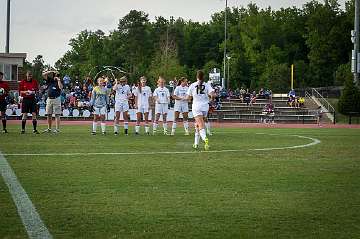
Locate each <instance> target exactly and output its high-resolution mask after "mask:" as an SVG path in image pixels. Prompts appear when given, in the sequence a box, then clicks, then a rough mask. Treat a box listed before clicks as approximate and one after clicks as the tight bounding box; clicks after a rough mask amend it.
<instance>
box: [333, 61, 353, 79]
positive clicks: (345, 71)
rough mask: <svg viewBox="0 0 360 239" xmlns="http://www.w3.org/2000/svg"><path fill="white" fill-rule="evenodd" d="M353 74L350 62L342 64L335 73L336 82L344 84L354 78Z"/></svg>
mask: <svg viewBox="0 0 360 239" xmlns="http://www.w3.org/2000/svg"><path fill="white" fill-rule="evenodd" d="M352 79H353V74H352V73H351V64H350V62H349V63H347V64H343V65H340V66H339V67H338V68H337V70H336V75H335V84H336V85H344V83H345V82H347V81H349V80H352Z"/></svg>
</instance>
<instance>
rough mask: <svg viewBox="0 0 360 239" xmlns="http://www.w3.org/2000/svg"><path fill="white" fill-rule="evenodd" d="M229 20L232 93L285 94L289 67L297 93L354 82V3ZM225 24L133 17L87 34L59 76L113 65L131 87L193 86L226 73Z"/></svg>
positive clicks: (251, 9)
mask: <svg viewBox="0 0 360 239" xmlns="http://www.w3.org/2000/svg"><path fill="white" fill-rule="evenodd" d="M227 17H228V40H227V52H228V55H229V56H231V59H230V60H229V64H230V65H229V68H230V86H231V88H237V87H241V86H244V87H249V88H251V89H256V88H260V87H266V88H271V89H272V90H273V91H274V92H284V91H287V90H288V89H289V87H290V86H289V85H290V83H289V81H290V80H289V79H290V65H291V64H294V65H295V87H296V88H303V87H318V86H333V85H344V82H345V81H346V80H347V79H351V77H352V76H351V72H350V57H351V50H352V47H353V45H352V42H351V39H350V32H351V30H352V29H353V27H354V23H353V21H354V20H353V19H354V0H350V1H347V2H346V4H345V9H342V8H340V5H339V2H338V1H337V0H325V1H323V2H319V1H316V0H313V1H310V2H308V3H306V4H304V5H303V6H302V7H301V8H297V7H291V8H281V9H279V10H273V9H271V8H270V7H269V8H266V9H260V8H259V7H258V6H257V5H256V4H249V5H248V6H246V7H233V8H228V9H227ZM224 19H225V11H220V12H217V13H215V14H213V15H212V17H211V20H210V21H208V22H203V23H200V22H194V21H191V20H184V19H182V18H178V19H174V18H173V17H171V18H170V19H166V18H164V17H161V16H159V17H156V18H155V20H154V21H150V19H149V15H148V14H147V13H145V12H142V11H136V10H132V11H130V12H129V13H128V14H127V15H126V16H124V17H123V18H121V19H120V20H119V23H118V26H117V29H114V30H113V31H111V32H110V33H108V34H106V33H105V32H103V31H102V30H97V31H89V30H84V31H81V32H80V33H79V34H77V36H76V37H74V38H72V39H70V41H69V45H70V47H71V49H70V50H69V51H67V52H66V53H65V54H64V55H63V57H61V58H60V59H59V60H58V61H57V62H56V64H55V68H57V69H58V70H59V71H60V73H61V74H62V75H65V74H67V75H70V76H72V77H74V76H79V77H85V76H87V75H88V74H89V72H91V70H92V69H93V68H94V67H96V66H103V65H112V66H119V67H121V68H122V69H124V70H125V71H126V72H128V73H129V75H128V76H129V78H130V81H131V82H135V81H136V80H137V79H138V78H139V77H140V76H142V75H146V76H147V77H148V78H149V79H150V83H151V84H154V83H155V80H156V79H157V77H158V76H159V75H162V76H164V77H165V78H166V79H167V80H171V79H173V78H174V77H181V76H186V77H188V78H189V79H191V80H193V79H194V78H195V71H196V70H197V69H204V70H205V72H206V73H208V72H209V70H210V69H212V68H214V67H216V68H219V69H222V67H223V57H224V56H223V50H224V43H225V40H224ZM35 61H36V62H35ZM35 61H34V62H33V65H36V64H39V61H41V59H39V58H37V59H35Z"/></svg>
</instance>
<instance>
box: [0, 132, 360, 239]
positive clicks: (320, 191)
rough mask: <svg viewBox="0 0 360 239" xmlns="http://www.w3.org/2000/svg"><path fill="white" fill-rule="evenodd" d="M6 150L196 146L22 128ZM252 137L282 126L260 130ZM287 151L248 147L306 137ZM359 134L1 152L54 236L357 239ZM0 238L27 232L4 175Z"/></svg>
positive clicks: (224, 136) (226, 135) (2, 139)
mask: <svg viewBox="0 0 360 239" xmlns="http://www.w3.org/2000/svg"><path fill="white" fill-rule="evenodd" d="M10 130H11V133H10V134H9V135H6V136H4V135H0V150H1V151H2V152H3V153H5V154H11V153H24V152H25V153H45V152H47V153H62V152H67V153H72V152H163V151H186V152H188V151H192V149H191V145H192V143H193V137H192V136H191V137H186V136H182V135H180V129H179V130H178V131H179V135H178V136H176V137H170V136H162V135H159V136H143V135H142V136H138V137H135V136H133V135H130V136H128V137H125V136H119V137H115V136H113V135H107V136H102V135H97V136H91V135H90V134H89V127H80V126H73V127H70V126H69V127H66V128H64V129H63V133H61V134H60V135H47V134H46V135H32V134H30V133H29V134H27V135H20V134H19V133H18V127H14V126H12V127H10ZM257 133H266V134H277V135H261V134H257ZM295 134H296V135H303V136H309V137H314V138H317V139H319V140H321V141H322V142H321V144H318V145H315V146H312V147H308V148H302V149H291V150H275V151H248V150H247V149H255V148H267V147H285V146H291V145H301V144H307V143H310V142H311V141H310V140H308V139H301V138H296V137H291V136H289V135H295ZM359 142H360V130H357V129H216V130H215V135H214V136H212V137H211V138H210V145H211V150H223V149H239V150H243V151H239V152H234V153H195V154H177V155H161V154H158V155H145V156H143V155H106V156H95V155H91V156H52V157H49V156H6V158H7V160H8V161H9V163H10V164H11V166H12V168H13V169H14V171H15V173H16V174H17V176H18V179H19V181H20V182H21V184H22V185H23V187H24V189H25V190H26V191H27V193H28V194H29V196H30V198H31V200H32V202H33V203H34V205H35V207H36V208H37V210H38V212H39V214H40V215H41V217H42V219H43V221H44V222H45V224H46V225H47V226H48V228H49V231H50V232H51V233H52V235H53V236H54V237H55V238H359V235H360V226H359V221H360V180H359V178H360V156H359V155H360V148H359V147H358V144H359ZM0 238H26V232H25V230H24V229H23V227H22V225H21V221H20V219H19V216H18V215H17V212H16V208H15V206H14V204H13V202H12V200H11V197H10V195H9V193H8V190H7V188H6V187H5V184H4V183H3V181H2V178H0Z"/></svg>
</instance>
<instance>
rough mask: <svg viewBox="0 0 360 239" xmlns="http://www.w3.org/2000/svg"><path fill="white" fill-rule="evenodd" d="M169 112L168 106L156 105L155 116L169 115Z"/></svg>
mask: <svg viewBox="0 0 360 239" xmlns="http://www.w3.org/2000/svg"><path fill="white" fill-rule="evenodd" d="M168 112H169V105H168V104H158V103H156V105H155V114H167V113H168Z"/></svg>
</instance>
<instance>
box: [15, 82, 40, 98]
mask: <svg viewBox="0 0 360 239" xmlns="http://www.w3.org/2000/svg"><path fill="white" fill-rule="evenodd" d="M28 90H30V91H35V92H37V91H39V85H38V83H37V81H36V80H34V79H32V80H31V81H28V80H22V81H21V82H20V84H19V93H20V96H22V97H24V98H35V94H31V95H27V94H24V93H23V94H22V93H21V91H28Z"/></svg>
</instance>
